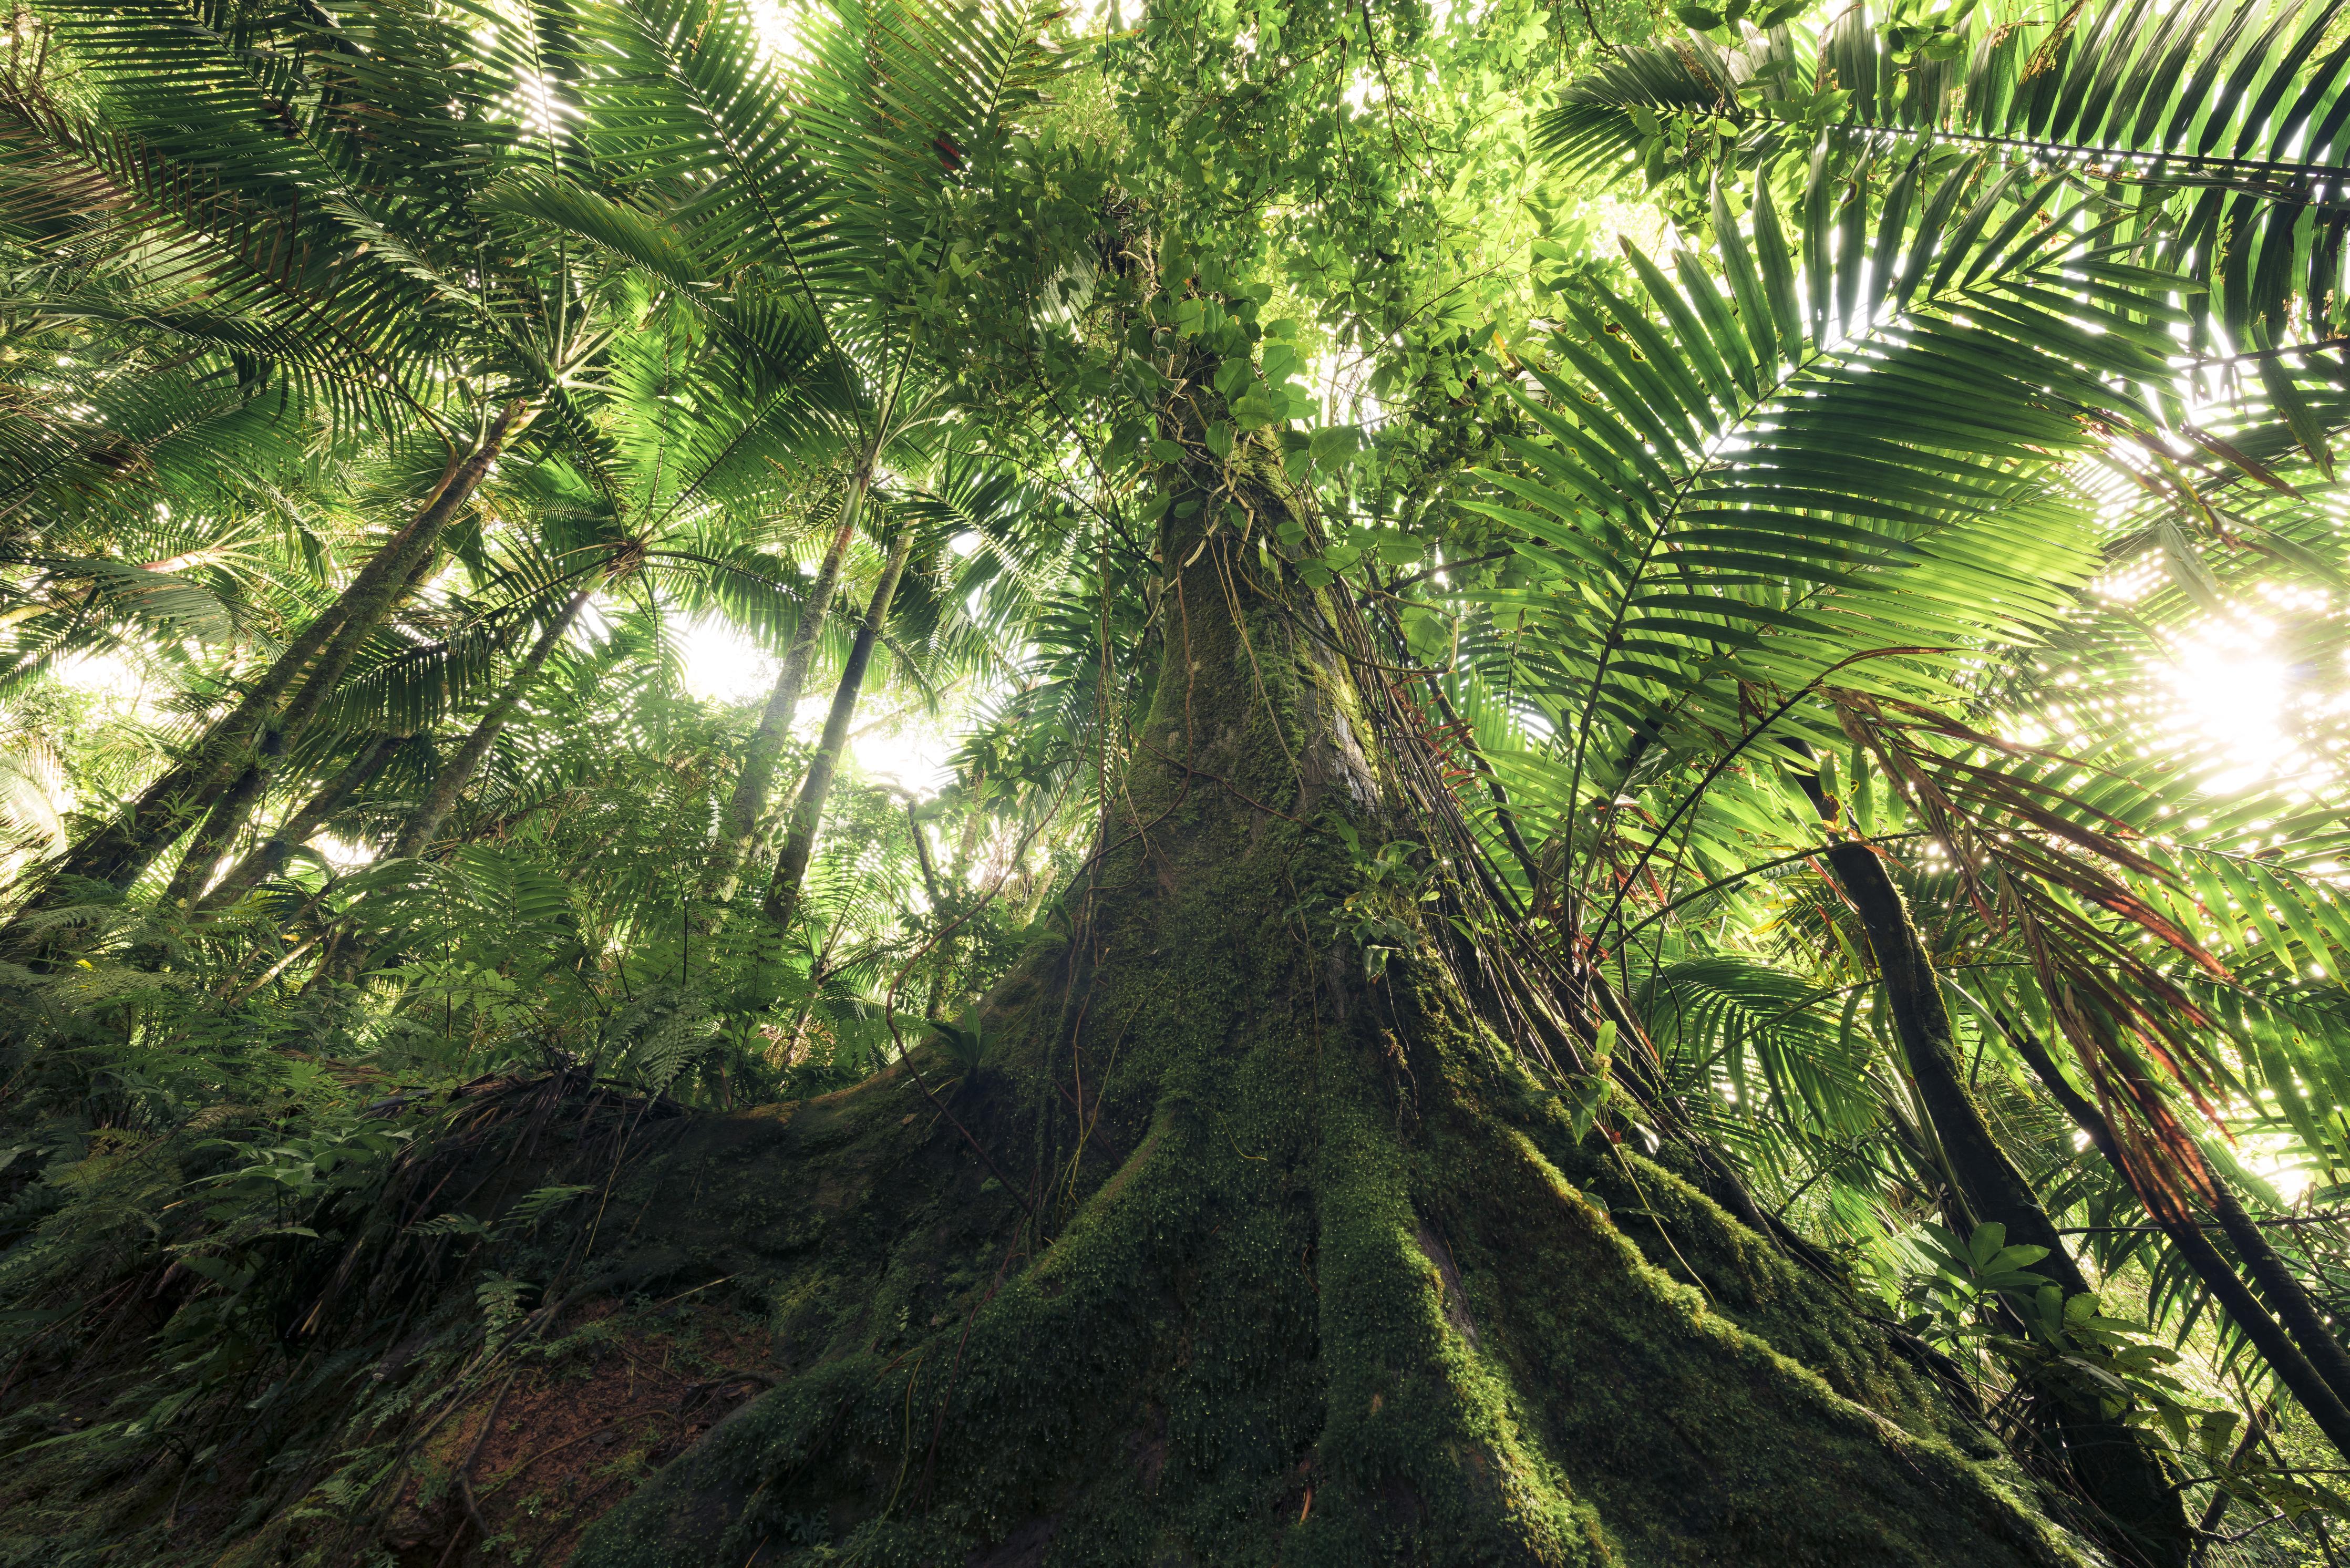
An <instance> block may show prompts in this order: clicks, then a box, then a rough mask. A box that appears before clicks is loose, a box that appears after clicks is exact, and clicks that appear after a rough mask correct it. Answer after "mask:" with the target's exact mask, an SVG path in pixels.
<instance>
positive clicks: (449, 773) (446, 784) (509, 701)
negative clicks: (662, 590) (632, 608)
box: [391, 582, 596, 859]
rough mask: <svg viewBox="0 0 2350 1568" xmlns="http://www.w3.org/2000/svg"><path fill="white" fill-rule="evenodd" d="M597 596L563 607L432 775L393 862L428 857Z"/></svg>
mask: <svg viewBox="0 0 2350 1568" xmlns="http://www.w3.org/2000/svg"><path fill="white" fill-rule="evenodd" d="M595 592H596V584H595V583H593V582H590V583H588V584H587V586H586V587H582V588H580V589H579V590H578V591H577V592H576V593H574V594H573V595H572V596H571V598H570V601H569V602H568V603H567V604H566V605H565V606H564V607H563V610H562V613H561V614H559V615H557V616H556V618H554V620H552V621H550V622H548V623H547V627H546V630H545V631H543V632H541V633H540V634H539V638H538V640H537V641H536V642H535V643H533V644H532V645H531V649H530V651H529V652H528V653H526V654H525V655H523V659H522V662H521V663H520V664H518V665H516V666H515V671H514V675H513V678H512V679H511V680H508V681H507V682H506V687H505V690H504V691H502V692H500V693H499V694H498V696H497V699H496V700H495V701H493V702H492V703H491V704H490V705H489V707H488V708H487V709H486V710H484V712H483V714H482V716H481V718H480V720H479V721H478V722H475V724H474V725H473V732H472V733H471V734H469V735H467V736H466V737H465V741H464V743H463V745H461V746H459V747H458V748H457V750H456V753H454V754H453V755H452V756H451V757H450V759H449V760H448V762H446V763H443V764H442V768H441V771H440V772H439V773H438V774H435V775H434V776H433V779H432V787H431V788H429V789H427V790H426V791H425V792H424V798H423V799H422V800H421V801H419V802H417V805H416V809H415V810H414V811H412V812H411V813H410V814H409V816H408V820H407V821H406V822H404V823H402V824H401V825H400V836H398V837H396V838H394V839H393V840H392V841H391V857H392V858H394V859H402V858H405V857H409V856H412V855H421V854H423V853H424V849H425V846H427V845H429V844H431V843H432V836H433V835H434V834H436V833H438V832H440V831H441V825H442V823H443V822H446V821H447V820H448V819H449V814H450V813H451V812H452V811H454V810H456V809H457V802H458V800H459V799H460V797H462V796H463V794H464V793H465V786H466V785H467V784H471V783H473V774H475V773H477V772H479V771H480V769H481V766H482V759H483V758H484V757H486V756H488V755H489V754H490V747H491V746H493V745H494V744H495V743H496V742H497V738H498V736H499V735H500V734H501V733H503V732H504V730H505V727H506V725H507V723H508V722H510V721H511V720H512V719H513V718H514V716H515V710H516V709H517V708H520V707H521V706H522V700H523V698H524V697H525V696H527V695H528V694H529V691H530V688H531V686H532V684H533V683H534V682H535V681H536V680H537V679H538V672H539V670H542V669H543V668H545V667H546V661H547V659H548V658H549V657H550V656H551V655H552V654H553V653H554V652H555V649H556V645H557V644H559V643H560V642H562V640H563V639H564V638H565V637H567V636H568V635H569V633H570V631H571V627H572V623H573V622H575V621H577V619H578V618H579V612H580V611H581V610H583V609H586V608H587V601H588V599H589V598H590V597H593V596H594V594H595Z"/></svg>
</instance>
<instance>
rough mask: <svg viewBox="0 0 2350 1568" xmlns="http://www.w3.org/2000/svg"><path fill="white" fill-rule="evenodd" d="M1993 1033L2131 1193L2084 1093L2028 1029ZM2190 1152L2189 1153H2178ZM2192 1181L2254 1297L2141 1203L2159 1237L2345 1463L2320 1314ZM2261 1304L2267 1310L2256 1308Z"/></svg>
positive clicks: (2337, 1357) (2342, 1391)
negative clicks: (2248, 1278) (2245, 1271)
mask: <svg viewBox="0 0 2350 1568" xmlns="http://www.w3.org/2000/svg"><path fill="white" fill-rule="evenodd" d="M2000 1022H2001V1027H2002V1031H2003V1032H2004V1033H2006V1035H2007V1039H2008V1044H2011V1045H2012V1046H2013V1047H2014V1048H2015V1054H2017V1055H2018V1056H2021V1057H2022V1059H2023V1063H2024V1064H2025V1065H2026V1066H2028V1067H2030V1068H2031V1069H2032V1071H2033V1074H2034V1075H2036V1076H2037V1077H2038V1078H2039V1079H2040V1081H2041V1083H2042V1085H2043V1086H2045V1087H2046V1089H2047V1090H2048V1094H2049V1097H2050V1098H2052V1099H2054V1101H2055V1102H2056V1103H2057V1104H2058V1105H2059V1106H2063V1107H2064V1114H2065V1115H2066V1116H2069V1117H2071V1118H2072V1121H2073V1125H2074V1126H2075V1127H2079V1128H2080V1129H2081V1130H2082V1131H2083V1132H2084V1133H2086V1134H2087V1135H2088V1137H2089V1141H2090V1142H2091V1143H2093V1144H2095V1145H2096V1147H2097V1152H2098V1153H2100V1154H2102V1155H2104V1156H2105V1158H2106V1163H2107V1164H2108V1165H2110V1166H2112V1167H2113V1168H2114V1174H2116V1176H2118V1177H2120V1178H2121V1179H2122V1180H2123V1182H2124V1183H2125V1184H2126V1185H2128V1186H2130V1187H2132V1188H2133V1189H2135V1188H2136V1187H2137V1182H2136V1181H2135V1180H2133V1179H2132V1178H2131V1174H2130V1164H2129V1161H2128V1159H2127V1158H2126V1156H2125V1155H2124V1153H2123V1151H2122V1147H2121V1142H2120V1140H2119V1139H2118V1138H2116V1137H2115V1136H2114V1129H2113V1126H2112V1124H2111V1123H2109V1122H2107V1121H2106V1117H2105V1114H2104V1113H2103V1112H2101V1111H2100V1110H2098V1109H2097V1107H2096V1106H2095V1104H2093V1103H2092V1102H2091V1101H2090V1100H2089V1098H2088V1096H2085V1095H2084V1094H2082V1093H2081V1092H2080V1091H2079V1090H2078V1089H2076V1088H2074V1086H2073V1085H2072V1084H2071V1083H2070V1082H2069V1081H2067V1080H2066V1078H2065V1077H2064V1074H2063V1073H2062V1072H2061V1071H2060V1070H2058V1068H2057V1065H2056V1064H2055V1062H2054V1059H2052V1058H2051V1057H2050V1056H2049V1054H2048V1048H2047V1047H2046V1046H2045V1045H2043V1044H2041V1042H2040V1040H2039V1037H2038V1036H2036V1035H2034V1034H2033V1033H2032V1032H2031V1031H2030V1030H2029V1029H2026V1028H2023V1027H2022V1026H2021V1025H2020V1024H2018V1023H2014V1022H2012V1021H2011V1020H2008V1019H2006V1018H2002V1020H2001V1021H2000ZM2184 1147H2189V1148H2191V1147H2192V1146H2191V1145H2187V1146H2184ZM2196 1175H2197V1177H2198V1178H2199V1181H2200V1182H2201V1183H2202V1184H2205V1185H2207V1186H2208V1189H2209V1190H2210V1192H2211V1194H2212V1195H2213V1196H2212V1201H2211V1212H2212V1217H2213V1218H2214V1219H2215V1220H2218V1221H2219V1223H2220V1230H2221V1231H2224V1232H2225V1233H2226V1235H2227V1237H2228V1240H2229V1242H2230V1244H2231V1245H2232V1246H2234V1248H2235V1249H2236V1253H2237V1256H2239V1257H2240V1258H2241V1259H2242V1260H2243V1261H2244V1264H2245V1267H2246V1268H2247V1269H2248V1270H2249V1271H2250V1272H2251V1275H2252V1278H2253V1280H2254V1281H2255V1282H2257V1283H2258V1284H2259V1287H2260V1291H2259V1294H2257V1295H2255V1294H2254V1293H2253V1292H2252V1291H2251V1289H2250V1288H2248V1287H2247V1286H2246V1285H2245V1283H2244V1282H2243V1281H2242V1280H2241V1279H2240V1278H2239V1277H2238V1276H2237V1274H2236V1271H2235V1270H2234V1269H2232V1268H2230V1266H2229V1264H2228V1261H2227V1259H2226V1258H2224V1257H2222V1256H2221V1255H2220V1250H2219V1249H2218V1248H2217V1247H2215V1246H2213V1245H2212V1244H2211V1241H2210V1237H2208V1236H2206V1235H2205V1234H2204V1233H2203V1228H2202V1226H2201V1225H2200V1224H2199V1223H2198V1222H2197V1221H2196V1220H2194V1219H2193V1218H2192V1217H2191V1216H2189V1215H2186V1214H2183V1213H2181V1212H2179V1210H2178V1206H2177V1205H2175V1204H2170V1203H2148V1204H2147V1206H2146V1208H2147V1215H2148V1217H2149V1218H2151V1219H2152V1220H2154V1222H2155V1224H2156V1225H2158V1226H2159V1227H2160V1228H2161V1231H2162V1233H2163V1234H2164V1235H2165V1236H2166V1237H2168V1239H2169V1241H2170V1243H2171V1245H2172V1246H2173V1247H2175V1248H2177V1249H2178V1255H2179V1256H2180V1257H2181V1258H2183V1259H2184V1260H2185V1261H2186V1262H2187V1266H2188V1267H2189V1268H2190V1269H2192V1270H2193V1271H2194V1272H2195V1277H2196V1278H2197V1279H2199V1280H2200V1281H2202V1282H2203V1288H2204V1289H2206V1290H2208V1291H2210V1293H2211V1295H2212V1298H2213V1299H2214V1300H2216V1301H2217V1302H2219V1303H2220V1305H2221V1306H2222V1307H2223V1308H2225V1309H2226V1311H2227V1314H2228V1316H2229V1318H2230V1320H2231V1321H2232V1322H2233V1323H2234V1324H2235V1325H2236V1326H2237V1327H2238V1328H2239V1329H2241V1330H2242V1331H2243V1334H2244V1337H2245V1338H2246V1339H2249V1340H2251V1342H2252V1345H2253V1348H2255V1349H2256V1350H2258V1351H2259V1352H2260V1353H2261V1358H2262V1360H2264V1361H2266V1362H2267V1363H2268V1365H2269V1366H2270V1367H2271V1369H2272V1370H2273V1371H2274V1372H2275V1373H2276V1375H2277V1378H2278V1381H2280V1382H2282V1384H2283V1385H2284V1386H2286V1387H2287V1388H2289V1389H2291V1390H2292V1391H2293V1397H2294V1398H2295V1399H2297V1400H2299V1401H2300V1402H2301V1407H2302V1408H2303V1409H2304V1410H2306V1411H2308V1412H2309V1418H2310V1419H2311V1420H2313V1421H2314V1422H2316V1423H2317V1427H2318V1429H2319V1430H2320V1431H2322V1432H2324V1434H2325V1436H2326V1439H2327V1440H2328V1441H2329V1442H2331V1443H2332V1444H2333V1445H2334V1447H2335V1448H2336V1449H2340V1450H2341V1451H2342V1452H2343V1453H2345V1454H2350V1399H2345V1395H2350V1353H2345V1351H2344V1350H2343V1348H2342V1345H2341V1343H2340V1342H2339V1341H2337V1340H2336V1339H2334V1335H2333V1334H2332V1332H2331V1331H2330V1330H2329V1329H2328V1328H2327V1326H2326V1324H2325V1319H2324V1314H2321V1313H2320V1312H2319V1311H2318V1310H2317V1306H2316V1303H2314V1302H2312V1301H2311V1300H2310V1299H2309V1293H2308V1292H2307V1291H2306V1290H2304V1289H2303V1287H2302V1283H2301V1281H2300V1280H2299V1279H2298V1278H2297V1277H2296V1276H2295V1275H2294V1274H2293V1270H2292V1268H2291V1267H2290V1266H2289V1265H2288V1264H2287V1263H2286V1262H2285V1261H2284V1260H2283V1259H2282V1257H2279V1256H2278V1255H2277V1251H2276V1249H2275V1248H2273V1247H2272V1246H2270V1245H2269V1242H2268V1238H2267V1237H2265V1236H2263V1235H2262V1234H2261V1231H2260V1227H2259V1226H2258V1225H2256V1224H2254V1223H2253V1222H2252V1219H2251V1216H2250V1215H2249V1214H2246V1213H2245V1212H2244V1210H2243V1206H2242V1205H2241V1204H2240V1203H2238V1202H2237V1201H2236V1199H2235V1197H2234V1196H2233V1195H2232V1194H2231V1193H2230V1192H2229V1191H2228V1189H2227V1188H2226V1187H2225V1186H2223V1185H2222V1184H2221V1183H2220V1180H2219V1175H2218V1173H2217V1172H2216V1171H2212V1170H2210V1169H2209V1168H2206V1169H2204V1170H2202V1171H2200V1172H2198V1173H2196ZM2263 1298H2265V1301H2264V1300H2263Z"/></svg>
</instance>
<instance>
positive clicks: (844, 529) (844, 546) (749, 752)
mask: <svg viewBox="0 0 2350 1568" xmlns="http://www.w3.org/2000/svg"><path fill="white" fill-rule="evenodd" d="M870 461H871V460H870V457H869V454H868V460H867V465H866V466H861V467H860V468H859V469H858V472H855V473H853V474H851V475H850V476H849V480H848V489H847V493H846V494H845V495H843V496H842V498H841V503H840V526H839V528H838V529H837V530H836V531H835V532H834V534H833V536H832V543H831V545H829V546H827V548H826V550H825V553H824V561H823V563H822V564H821V565H820V566H817V568H816V583H815V586H814V587H811V588H810V589H809V591H808V602H807V607H806V608H805V609H803V610H802V611H801V612H800V619H799V624H798V625H797V626H795V627H794V628H792V640H791V642H790V643H789V645H787V646H786V647H785V649H784V665H783V668H782V669H781V670H777V671H776V672H775V689H774V690H773V691H769V692H768V693H767V705H766V706H765V707H764V708H763V709H761V710H760V712H759V727H758V728H757V729H756V730H754V731H753V732H751V743H750V744H749V745H748V746H747V747H745V748H744V749H743V771H742V772H741V773H739V774H735V775H734V793H733V794H732V795H730V796H729V797H728V798H727V802H726V815H725V818H724V821H723V826H722V828H721V831H720V835H719V840H718V846H717V848H716V849H715V850H714V851H713V852H712V855H711V857H710V875H709V877H708V880H707V882H706V884H705V885H706V887H707V888H708V889H709V893H710V897H711V898H713V899H715V900H716V901H718V902H720V903H725V902H727V901H728V900H730V899H732V898H733V897H734V890H735V888H738V887H739V886H741V884H742V879H743V862H744V861H745V860H747V859H749V858H750V857H751V856H752V854H753V853H754V851H756V850H757V848H758V846H759V832H760V827H761V826H762V824H763V823H764V821H765V818H766V815H767V796H768V795H769V794H771V793H772V792H773V791H774V789H775V763H776V761H777V760H778V759H779V758H780V757H781V756H782V755H783V751H784V742H785V741H787V740H789V739H790V738H791V732H792V720H793V718H794V717H795V715H796V714H797V713H798V711H799V705H800V691H801V689H802V688H803V687H805V686H806V684H807V674H808V667H809V666H810V665H812V664H814V663H815V662H816V643H817V642H818V641H819V640H820V639H822V638H823V636H824V627H825V621H826V619H827V617H828V615H829V614H830V612H831V609H832V600H833V596H834V595H835V594H837V593H838V592H839V591H840V573H841V567H842V566H843V564H844V563H845V562H846V561H847V558H848V546H849V545H850V544H851V543H852V542H854V541H855V539H856V537H857V521H858V514H859V513H861V512H862V511H863V510H864V504H865V493H866V490H867V487H868V485H870V483H872V470H871V468H870V466H869V465H870Z"/></svg>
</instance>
